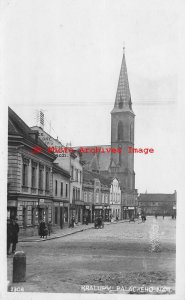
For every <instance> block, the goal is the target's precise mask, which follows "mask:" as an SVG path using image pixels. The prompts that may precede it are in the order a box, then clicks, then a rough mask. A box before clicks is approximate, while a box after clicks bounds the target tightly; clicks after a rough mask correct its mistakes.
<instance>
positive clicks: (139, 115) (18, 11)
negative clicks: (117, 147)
mask: <svg viewBox="0 0 185 300" xmlns="http://www.w3.org/2000/svg"><path fill="white" fill-rule="evenodd" d="M176 3H177V1H170V0H168V1H144V0H140V1H124V0H116V1H115V0H92V1H90V0H66V1H64V0H62V1H61V0H52V1H48V0H45V1H40V0H30V1H29V0H19V1H13V0H12V1H5V2H4V7H3V8H4V12H3V32H4V33H5V34H4V48H3V58H4V66H3V67H4V68H3V69H4V74H3V78H4V91H3V92H4V97H5V102H6V103H7V104H8V105H9V106H10V107H11V108H12V109H13V110H14V111H15V112H16V113H17V114H18V115H19V116H20V117H21V118H22V119H23V120H24V121H25V122H26V123H27V124H28V125H29V126H33V125H35V119H34V111H35V110H36V109H39V108H42V109H43V110H44V111H45V116H46V118H47V120H48V122H50V121H51V126H52V128H53V129H54V130H55V132H53V130H52V131H51V134H52V135H53V136H54V137H56V136H58V137H59V139H60V140H61V141H62V142H64V143H66V142H69V141H71V142H72V145H73V146H76V145H101V144H102V145H103V144H110V128H111V123H110V111H111V110H112V108H113V105H114V101H115V97H116V89H117V84H118V78H119V72H120V67H121V60H122V53H123V44H124V42H125V48H126V50H125V52H126V64H127V70H128V78H129V84H130V91H131V96H132V102H133V110H134V113H135V114H136V118H135V147H152V148H154V150H155V153H154V154H150V155H142V154H136V155H135V172H136V188H137V189H138V191H139V192H140V193H142V192H145V191H146V190H147V191H148V193H149V192H163V193H172V192H174V190H175V189H177V179H178V178H177V172H176V166H177V164H178V162H177V155H175V154H176V147H177V142H178V141H177V134H176V132H177V108H178V89H177V86H178V66H177V65H178V43H179V33H178V30H179V15H178V9H177V5H176ZM45 129H46V131H48V123H46V128H45Z"/></svg>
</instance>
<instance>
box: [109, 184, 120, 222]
mask: <svg viewBox="0 0 185 300" xmlns="http://www.w3.org/2000/svg"><path fill="white" fill-rule="evenodd" d="M110 209H111V214H112V217H113V219H117V218H118V219H119V220H120V219H121V217H122V216H121V188H120V185H119V180H118V179H117V178H114V179H113V181H112V183H111V188H110Z"/></svg>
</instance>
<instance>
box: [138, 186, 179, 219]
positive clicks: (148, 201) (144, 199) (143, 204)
mask: <svg viewBox="0 0 185 300" xmlns="http://www.w3.org/2000/svg"><path fill="white" fill-rule="evenodd" d="M176 202H177V193H176V191H175V192H174V193H173V194H148V193H145V194H140V195H139V197H138V207H139V210H140V212H144V213H145V214H146V215H155V214H157V215H158V216H163V215H165V216H172V215H174V216H176Z"/></svg>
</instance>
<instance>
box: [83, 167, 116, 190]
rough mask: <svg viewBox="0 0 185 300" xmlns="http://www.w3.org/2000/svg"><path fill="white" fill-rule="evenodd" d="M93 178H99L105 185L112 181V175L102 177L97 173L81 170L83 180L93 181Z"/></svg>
mask: <svg viewBox="0 0 185 300" xmlns="http://www.w3.org/2000/svg"><path fill="white" fill-rule="evenodd" d="M95 179H99V180H100V182H101V184H103V185H105V186H108V187H109V186H110V185H111V182H112V177H104V176H102V175H100V174H99V173H96V172H92V171H88V170H83V182H84V183H85V182H92V183H93V182H94V180H95Z"/></svg>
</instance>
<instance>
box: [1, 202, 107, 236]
mask: <svg viewBox="0 0 185 300" xmlns="http://www.w3.org/2000/svg"><path fill="white" fill-rule="evenodd" d="M79 202H81V203H78V204H69V203H67V202H56V201H53V200H52V198H51V199H48V198H47V199H45V198H36V199H29V198H21V197H20V198H18V199H16V200H10V199H9V200H8V207H7V217H8V218H14V217H17V218H18V222H19V225H20V229H21V231H23V232H24V231H25V230H26V232H27V233H29V232H30V233H32V234H33V233H34V231H35V233H37V230H38V226H39V223H40V221H41V220H43V219H44V221H45V222H46V223H49V222H51V224H52V226H54V227H56V228H65V227H68V226H69V224H70V221H71V219H72V217H73V216H74V218H75V223H81V224H83V223H86V222H88V223H92V222H94V221H95V219H96V218H97V217H102V219H103V220H104V221H105V222H109V221H111V208H110V206H109V205H93V204H89V205H84V203H83V202H82V201H79Z"/></svg>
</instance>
